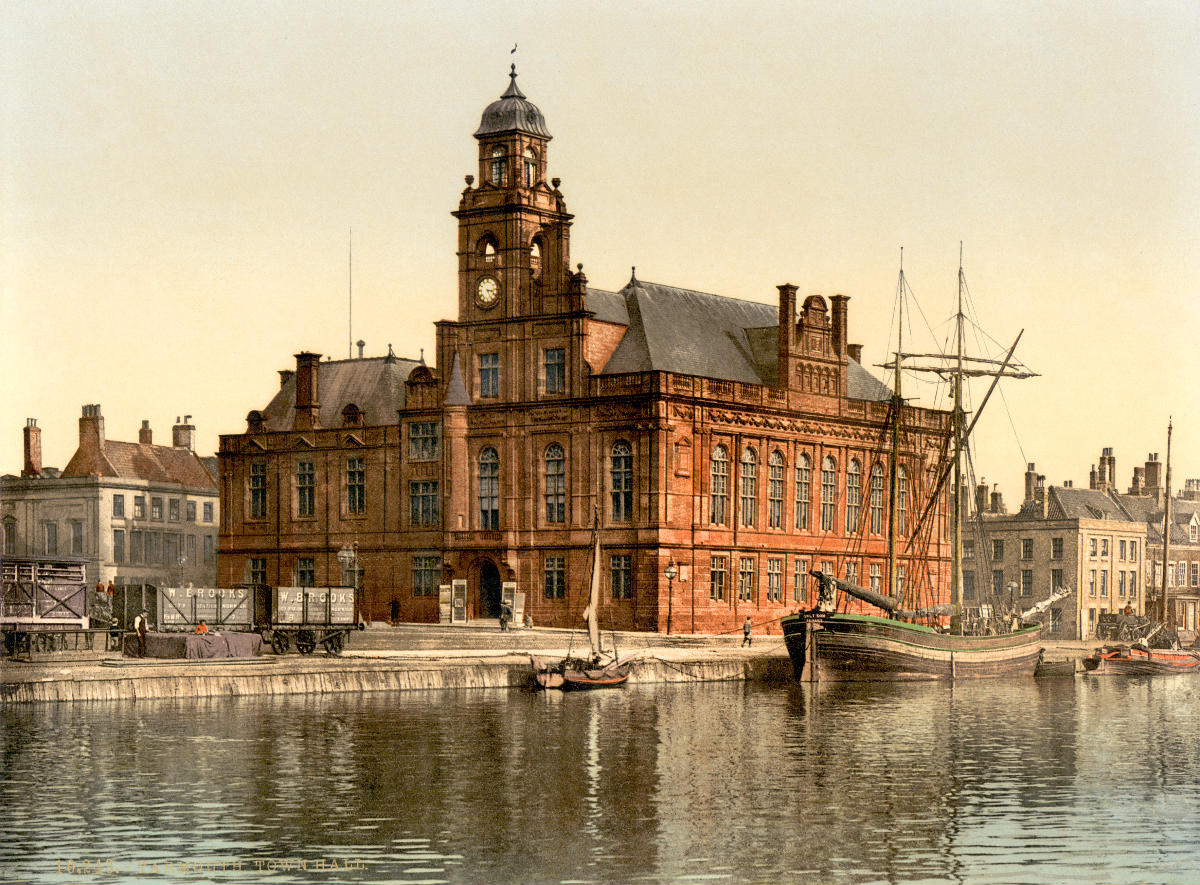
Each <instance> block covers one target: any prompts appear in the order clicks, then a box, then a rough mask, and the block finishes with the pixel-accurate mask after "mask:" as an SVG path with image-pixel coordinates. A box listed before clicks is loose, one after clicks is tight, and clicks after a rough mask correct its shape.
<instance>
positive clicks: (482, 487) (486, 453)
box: [479, 446, 500, 529]
mask: <svg viewBox="0 0 1200 885" xmlns="http://www.w3.org/2000/svg"><path fill="white" fill-rule="evenodd" d="M479 527H480V528H481V529H498V528H500V456H499V455H497V454H496V450H495V449H493V448H492V447H491V446H488V447H487V448H486V449H484V450H483V451H482V452H480V453H479Z"/></svg>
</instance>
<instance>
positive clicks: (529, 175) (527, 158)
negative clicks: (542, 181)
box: [521, 147, 537, 187]
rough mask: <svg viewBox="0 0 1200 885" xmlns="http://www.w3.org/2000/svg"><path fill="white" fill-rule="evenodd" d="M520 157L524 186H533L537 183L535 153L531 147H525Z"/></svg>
mask: <svg viewBox="0 0 1200 885" xmlns="http://www.w3.org/2000/svg"><path fill="white" fill-rule="evenodd" d="M521 159H522V160H523V161H524V167H525V187H533V186H534V185H535V184H537V154H535V153H534V152H533V148H528V147H527V148H525V154H524V155H523V156H522V158H521Z"/></svg>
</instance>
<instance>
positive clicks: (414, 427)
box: [408, 421, 441, 461]
mask: <svg viewBox="0 0 1200 885" xmlns="http://www.w3.org/2000/svg"><path fill="white" fill-rule="evenodd" d="M440 432H441V425H440V424H438V423H437V422H436V421H416V422H414V423H412V424H410V425H408V458H409V460H410V461H434V460H436V459H437V458H438V457H439V456H440V455H441V450H440V446H439V442H440V440H439V436H440Z"/></svg>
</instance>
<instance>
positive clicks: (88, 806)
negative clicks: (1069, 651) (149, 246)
mask: <svg viewBox="0 0 1200 885" xmlns="http://www.w3.org/2000/svg"><path fill="white" fill-rule="evenodd" d="M1198 701H1200V679H1196V678H1195V677H1192V676H1175V677H1166V678H1163V679H1160V680H1123V679H1120V678H1111V677H1110V678H1095V677H1087V678H1081V679H1078V680H1047V681H1034V680H1027V681H980V682H974V683H970V684H965V683H959V684H957V685H953V686H951V685H936V684H919V685H883V684H880V685H836V686H835V685H827V686H808V685H789V686H773V687H772V686H762V685H754V684H742V683H708V684H685V685H631V686H626V687H624V688H621V689H613V690H608V691H598V692H592V693H580V694H565V695H564V694H561V693H556V692H551V693H544V694H535V693H529V692H522V691H499V690H479V691H457V692H407V693H394V694H393V693H386V694H373V695H335V696H326V697H298V698H246V699H232V700H230V699H221V700H208V701H188V702H172V701H162V702H145V701H143V702H138V703H111V704H101V703H96V704H75V705H60V706H37V707H25V708H12V709H7V710H3V711H0V726H2V729H3V731H2V736H0V742H2V746H0V755H2V759H3V762H2V766H3V767H2V770H0V774H2V778H0V801H2V805H0V881H2V882H36V883H41V882H47V883H51V882H52V883H73V882H120V883H126V882H156V883H165V882H231V883H233V882H239V883H240V882H249V883H290V882H325V883H339V882H365V883H393V882H407V883H425V882H428V883H434V882H450V883H525V882H529V883H543V882H546V883H588V882H600V883H604V882H621V883H638V882H651V883H653V882H695V883H725V882H729V883H743V882H820V883H853V882H889V883H890V882H922V883H925V882H933V883H937V882H967V883H977V882H978V883H983V882H1000V883H1010V882H1011V883H1017V882H1032V883H1045V882H1058V883H1095V882H1111V883H1134V882H1161V883H1194V882H1197V881H1200V737H1198V729H1197V712H1198V711H1200V704H1198ZM301 867H305V868H301Z"/></svg>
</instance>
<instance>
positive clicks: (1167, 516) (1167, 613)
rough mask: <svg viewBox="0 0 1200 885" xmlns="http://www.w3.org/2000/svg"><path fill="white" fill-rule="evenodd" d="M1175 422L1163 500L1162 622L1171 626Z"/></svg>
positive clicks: (1169, 426)
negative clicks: (1169, 586) (1169, 570)
mask: <svg viewBox="0 0 1200 885" xmlns="http://www.w3.org/2000/svg"><path fill="white" fill-rule="evenodd" d="M1172 425H1173V422H1172V421H1171V419H1170V418H1168V419H1167V482H1166V490H1165V496H1164V498H1163V502H1164V503H1163V553H1162V576H1163V578H1162V621H1161V622H1160V623H1163V624H1166V625H1167V626H1170V623H1171V607H1170V605H1169V604H1168V602H1167V583H1168V578H1169V577H1170V576H1169V575H1168V574H1167V568H1168V565H1167V555H1168V553H1169V552H1170V550H1171V429H1172Z"/></svg>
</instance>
